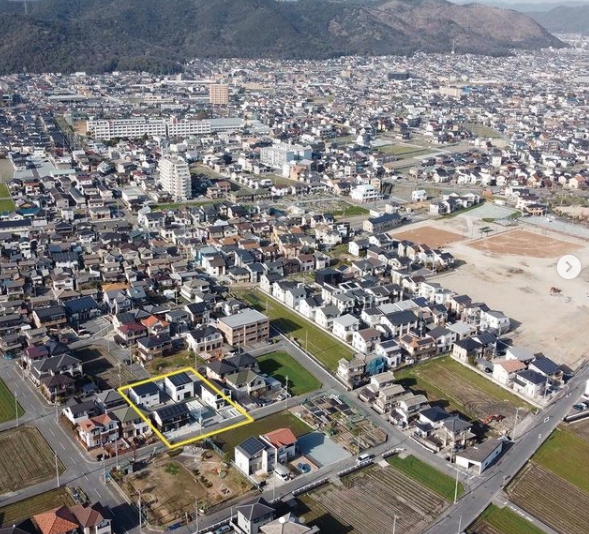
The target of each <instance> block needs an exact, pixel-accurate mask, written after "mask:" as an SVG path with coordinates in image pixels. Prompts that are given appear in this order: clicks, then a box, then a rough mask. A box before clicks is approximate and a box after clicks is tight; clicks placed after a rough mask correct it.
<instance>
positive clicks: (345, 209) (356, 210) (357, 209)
mask: <svg viewBox="0 0 589 534" xmlns="http://www.w3.org/2000/svg"><path fill="white" fill-rule="evenodd" d="M369 213H370V211H369V210H367V209H366V208H363V207H362V206H354V205H352V204H347V203H346V204H345V205H344V206H342V207H341V209H337V210H335V211H332V212H331V214H332V215H333V216H334V217H340V216H341V217H354V216H358V215H368V214H369Z"/></svg>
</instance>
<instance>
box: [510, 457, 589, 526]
mask: <svg viewBox="0 0 589 534" xmlns="http://www.w3.org/2000/svg"><path fill="white" fill-rule="evenodd" d="M580 463H581V461H579V464H580ZM508 494H509V496H510V498H511V500H512V501H513V502H514V503H515V504H517V505H518V506H519V507H520V508H523V509H524V510H526V511H527V512H529V513H530V514H531V515H533V516H534V517H537V518H538V519H540V520H541V521H542V522H544V523H546V524H547V525H548V526H550V527H552V528H553V529H554V530H556V531H557V532H561V533H562V534H586V533H587V525H588V524H589V494H588V493H586V492H584V491H582V490H580V489H579V488H577V487H575V486H574V485H573V484H571V483H569V482H567V481H566V480H564V479H563V478H560V477H559V476H556V475H554V474H553V473H551V472H550V471H547V470H546V469H544V468H543V467H540V466H538V465H533V464H528V466H527V467H526V468H525V469H524V471H523V472H522V474H521V475H520V476H518V477H517V479H516V480H515V481H514V482H513V484H511V485H510V486H509V487H508Z"/></svg>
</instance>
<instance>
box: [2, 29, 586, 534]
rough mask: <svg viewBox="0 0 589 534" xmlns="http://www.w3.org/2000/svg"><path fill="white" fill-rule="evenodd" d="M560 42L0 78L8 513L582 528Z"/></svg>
mask: <svg viewBox="0 0 589 534" xmlns="http://www.w3.org/2000/svg"><path fill="white" fill-rule="evenodd" d="M581 43H582V44H583V46H581V45H578V46H576V47H573V48H567V49H562V50H557V49H554V50H548V49H546V50H542V51H539V52H535V53H530V52H524V51H519V52H517V53H514V54H513V55H510V56H508V57H485V58H484V61H482V60H481V57H479V56H472V55H455V54H446V55H442V54H439V55H435V56H433V55H427V54H425V53H422V52H420V53H417V54H414V55H412V56H408V57H389V56H382V57H371V58H365V57H359V56H351V57H340V58H336V59H330V60H325V61H311V60H301V61H294V60H280V61H279V60H270V59H242V60H233V59H232V60H228V59H218V60H213V59H210V60H209V59H201V60H193V61H190V62H188V63H187V66H186V71H185V72H183V73H182V74H159V75H156V74H150V73H147V72H132V71H120V72H119V71H114V72H110V73H103V74H92V73H86V72H76V73H71V74H65V73H64V74H57V73H46V74H31V73H27V72H23V73H19V74H11V75H6V76H3V77H1V78H0V93H1V95H2V98H1V100H0V102H1V103H0V180H1V183H0V237H1V239H0V355H1V356H2V360H0V361H1V365H0V534H73V533H78V534H111V533H112V534H140V533H143V532H163V531H168V530H169V531H178V534H188V533H189V532H190V533H195V534H209V533H214V534H222V533H230V532H233V533H236V534H257V533H262V534H274V533H287V532H288V533H296V534H316V533H323V534H330V533H344V532H349V533H356V534H375V533H378V532H387V533H388V532H392V533H393V534H395V532H399V533H403V534H418V533H431V534H433V533H435V534H446V533H448V534H450V533H451V532H459V533H460V532H465V533H468V534H476V533H487V532H492V533H493V534H510V533H511V532H514V533H515V532H524V533H526V532H531V533H532V534H537V533H538V532H540V533H541V532H548V533H552V532H559V533H562V534H577V533H579V534H583V533H584V532H586V524H587V522H586V521H587V520H589V515H588V514H589V512H587V510H589V487H587V480H589V472H588V471H587V467H586V466H587V465H588V464H587V462H586V461H585V459H586V458H589V419H586V418H587V416H589V386H588V384H589V382H588V380H589V371H588V368H587V365H586V357H587V354H586V352H585V349H584V346H585V345H586V344H587V343H589V325H588V324H587V321H588V319H587V298H588V296H589V293H588V290H587V286H586V283H587V280H588V278H587V276H586V272H585V271H584V270H582V268H583V267H584V266H586V265H589V252H588V249H587V246H586V243H587V239H588V238H589V230H588V228H587V224H586V223H587V220H588V217H589V212H588V211H587V209H588V207H587V206H589V200H588V199H589V197H588V196H587V189H588V183H589V167H588V165H587V162H588V158H589V141H588V139H589V133H588V130H587V124H586V122H587V111H586V102H587V98H588V87H587V75H586V58H585V55H584V54H585V52H584V51H585V48H584V47H585V45H586V41H583V40H582V41H581ZM577 44H578V43H577ZM565 78H566V81H565ZM571 271H572V274H571ZM563 450H570V451H571V452H570V453H568V452H567V453H562V451H563ZM561 453H562V454H563V456H566V457H567V460H566V461H561V460H560V459H559V460H558V461H556V460H555V458H560V456H559V455H560V454H561ZM585 475H587V477H585ZM553 485H554V486H553ZM550 487H555V488H558V489H557V490H554V491H550V492H546V491H544V490H545V488H550ZM570 496H574V499H576V501H575V503H576V504H575V510H578V516H577V515H575V514H574V513H571V511H570V506H571V504H572V502H573V501H571V499H572V498H573V497H570ZM498 518H502V519H501V520H499V519H498ZM579 518H581V519H579ZM508 520H509V521H510V522H511V523H509V524H513V525H519V526H517V527H513V528H514V529H516V530H513V529H512V530H509V528H511V527H505V528H506V529H507V530H505V529H504V530H500V527H497V525H498V524H500V523H501V521H504V522H505V521H508ZM522 525H524V526H522ZM524 528H526V529H530V530H517V529H524Z"/></svg>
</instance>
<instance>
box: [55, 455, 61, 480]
mask: <svg viewBox="0 0 589 534" xmlns="http://www.w3.org/2000/svg"><path fill="white" fill-rule="evenodd" d="M55 478H57V487H58V488H59V486H60V484H59V460H58V458H57V453H55Z"/></svg>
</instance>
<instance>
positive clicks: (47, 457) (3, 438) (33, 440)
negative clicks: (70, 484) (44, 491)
mask: <svg viewBox="0 0 589 534" xmlns="http://www.w3.org/2000/svg"><path fill="white" fill-rule="evenodd" d="M59 468H60V471H61V472H63V470H64V469H63V465H61V463H60V464H59ZM54 476H55V456H54V452H53V450H51V448H50V447H49V445H48V444H47V442H46V441H45V438H44V437H43V436H42V435H41V433H40V432H39V431H38V430H37V429H36V428H32V427H26V426H20V427H18V428H15V429H12V430H5V431H4V432H1V433H0V494H2V493H6V492H9V491H15V490H22V489H23V488H26V487H28V486H32V485H33V484H39V483H40V482H45V481H46V480H50V479H52V478H53V477H54Z"/></svg>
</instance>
